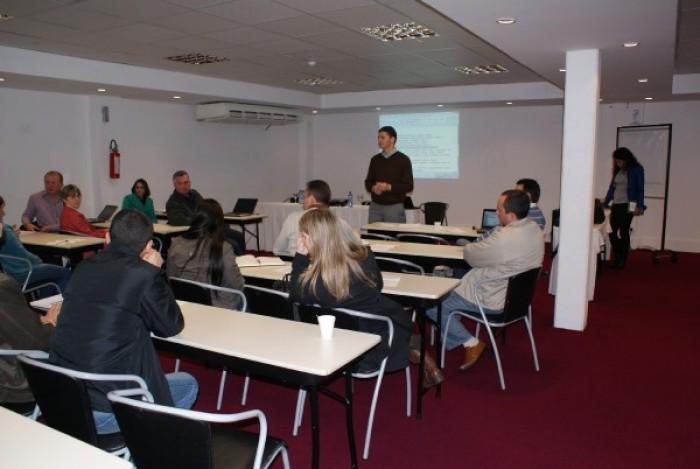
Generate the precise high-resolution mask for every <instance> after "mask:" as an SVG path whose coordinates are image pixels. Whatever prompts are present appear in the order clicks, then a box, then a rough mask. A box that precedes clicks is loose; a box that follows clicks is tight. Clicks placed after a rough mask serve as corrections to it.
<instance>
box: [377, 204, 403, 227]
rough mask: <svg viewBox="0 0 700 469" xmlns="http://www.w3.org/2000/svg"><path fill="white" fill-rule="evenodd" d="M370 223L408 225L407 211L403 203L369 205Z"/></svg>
mask: <svg viewBox="0 0 700 469" xmlns="http://www.w3.org/2000/svg"><path fill="white" fill-rule="evenodd" d="M368 221H369V223H374V222H379V221H383V222H387V223H406V209H405V208H404V206H403V203H400V204H392V205H381V204H378V203H376V202H372V203H370V204H369V220H368Z"/></svg>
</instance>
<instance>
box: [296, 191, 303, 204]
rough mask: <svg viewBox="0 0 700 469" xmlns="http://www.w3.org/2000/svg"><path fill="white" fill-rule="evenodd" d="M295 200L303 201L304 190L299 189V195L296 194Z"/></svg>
mask: <svg viewBox="0 0 700 469" xmlns="http://www.w3.org/2000/svg"><path fill="white" fill-rule="evenodd" d="M297 200H298V201H299V203H300V204H303V203H304V191H299V195H298V196H297Z"/></svg>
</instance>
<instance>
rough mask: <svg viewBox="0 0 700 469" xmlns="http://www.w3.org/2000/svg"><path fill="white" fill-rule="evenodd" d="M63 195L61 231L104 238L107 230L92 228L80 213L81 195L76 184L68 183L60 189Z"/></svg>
mask: <svg viewBox="0 0 700 469" xmlns="http://www.w3.org/2000/svg"><path fill="white" fill-rule="evenodd" d="M61 197H63V211H62V212H61V231H70V232H72V233H80V234H84V235H87V236H93V237H95V238H104V237H105V235H106V234H107V230H105V229H101V228H94V227H93V226H92V225H91V224H90V223H89V222H88V221H87V218H85V215H83V214H82V213H80V212H79V211H78V209H79V208H80V202H81V201H82V197H83V195H82V194H81V193H80V189H79V188H78V186H76V185H74V184H68V185H67V186H66V187H64V188H63V189H62V190H61Z"/></svg>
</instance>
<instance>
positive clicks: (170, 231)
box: [92, 221, 190, 236]
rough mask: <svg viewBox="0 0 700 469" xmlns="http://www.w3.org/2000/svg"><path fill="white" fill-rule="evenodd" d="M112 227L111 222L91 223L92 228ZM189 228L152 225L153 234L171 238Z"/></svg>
mask: <svg viewBox="0 0 700 469" xmlns="http://www.w3.org/2000/svg"><path fill="white" fill-rule="evenodd" d="M111 225H112V223H111V222H108V221H105V222H102V223H93V224H92V226H96V227H97V228H106V229H109V227H110V226H111ZM189 229H190V227H189V226H173V225H168V224H166V223H160V222H158V223H154V224H153V234H157V235H160V236H173V235H175V234H178V233H184V232H185V231H187V230H189Z"/></svg>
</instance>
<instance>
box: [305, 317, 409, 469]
mask: <svg viewBox="0 0 700 469" xmlns="http://www.w3.org/2000/svg"><path fill="white" fill-rule="evenodd" d="M304 308H312V309H315V310H323V311H329V312H331V313H334V314H335V315H336V318H338V319H340V317H339V316H346V317H347V318H351V319H353V320H357V319H358V318H362V319H367V320H371V321H379V322H383V323H385V324H386V326H387V329H388V331H389V338H388V340H387V343H388V345H389V348H391V344H392V342H393V340H394V325H393V324H392V322H391V319H389V318H388V317H386V316H379V315H377V314H370V313H365V312H362V311H355V310H351V309H343V308H333V309H326V308H321V307H320V306H318V305H313V306H300V311H301V310H303V309H304ZM302 319H303V318H302ZM338 319H337V320H338ZM341 321H342V320H341ZM347 324H348V323H347V322H345V325H347ZM342 325H343V324H342V323H341V327H342ZM336 327H338V325H337V324H336ZM386 361H387V357H384V359H383V360H382V362H381V365H380V366H379V368H378V369H377V370H375V371H372V372H368V373H360V372H356V373H353V374H352V377H353V378H358V379H372V378H376V379H377V380H376V382H375V384H374V392H373V393H372V403H371V404H370V408H369V416H368V418H367V430H366V432H365V446H364V450H363V452H362V458H363V459H367V458H368V457H369V448H370V442H371V439H372V428H373V426H374V414H375V411H376V409H377V401H378V400H379V390H380V388H381V386H382V381H383V379H384V370H385V368H386ZM405 374H406V416H407V417H410V416H411V366H410V365H409V366H407V367H406V368H405ZM305 400H306V391H305V390H304V389H300V390H299V395H298V396H297V407H296V412H295V414H294V429H293V432H292V434H293V435H294V436H296V435H297V434H298V432H299V427H300V426H301V420H302V418H303V416H304V402H305Z"/></svg>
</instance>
